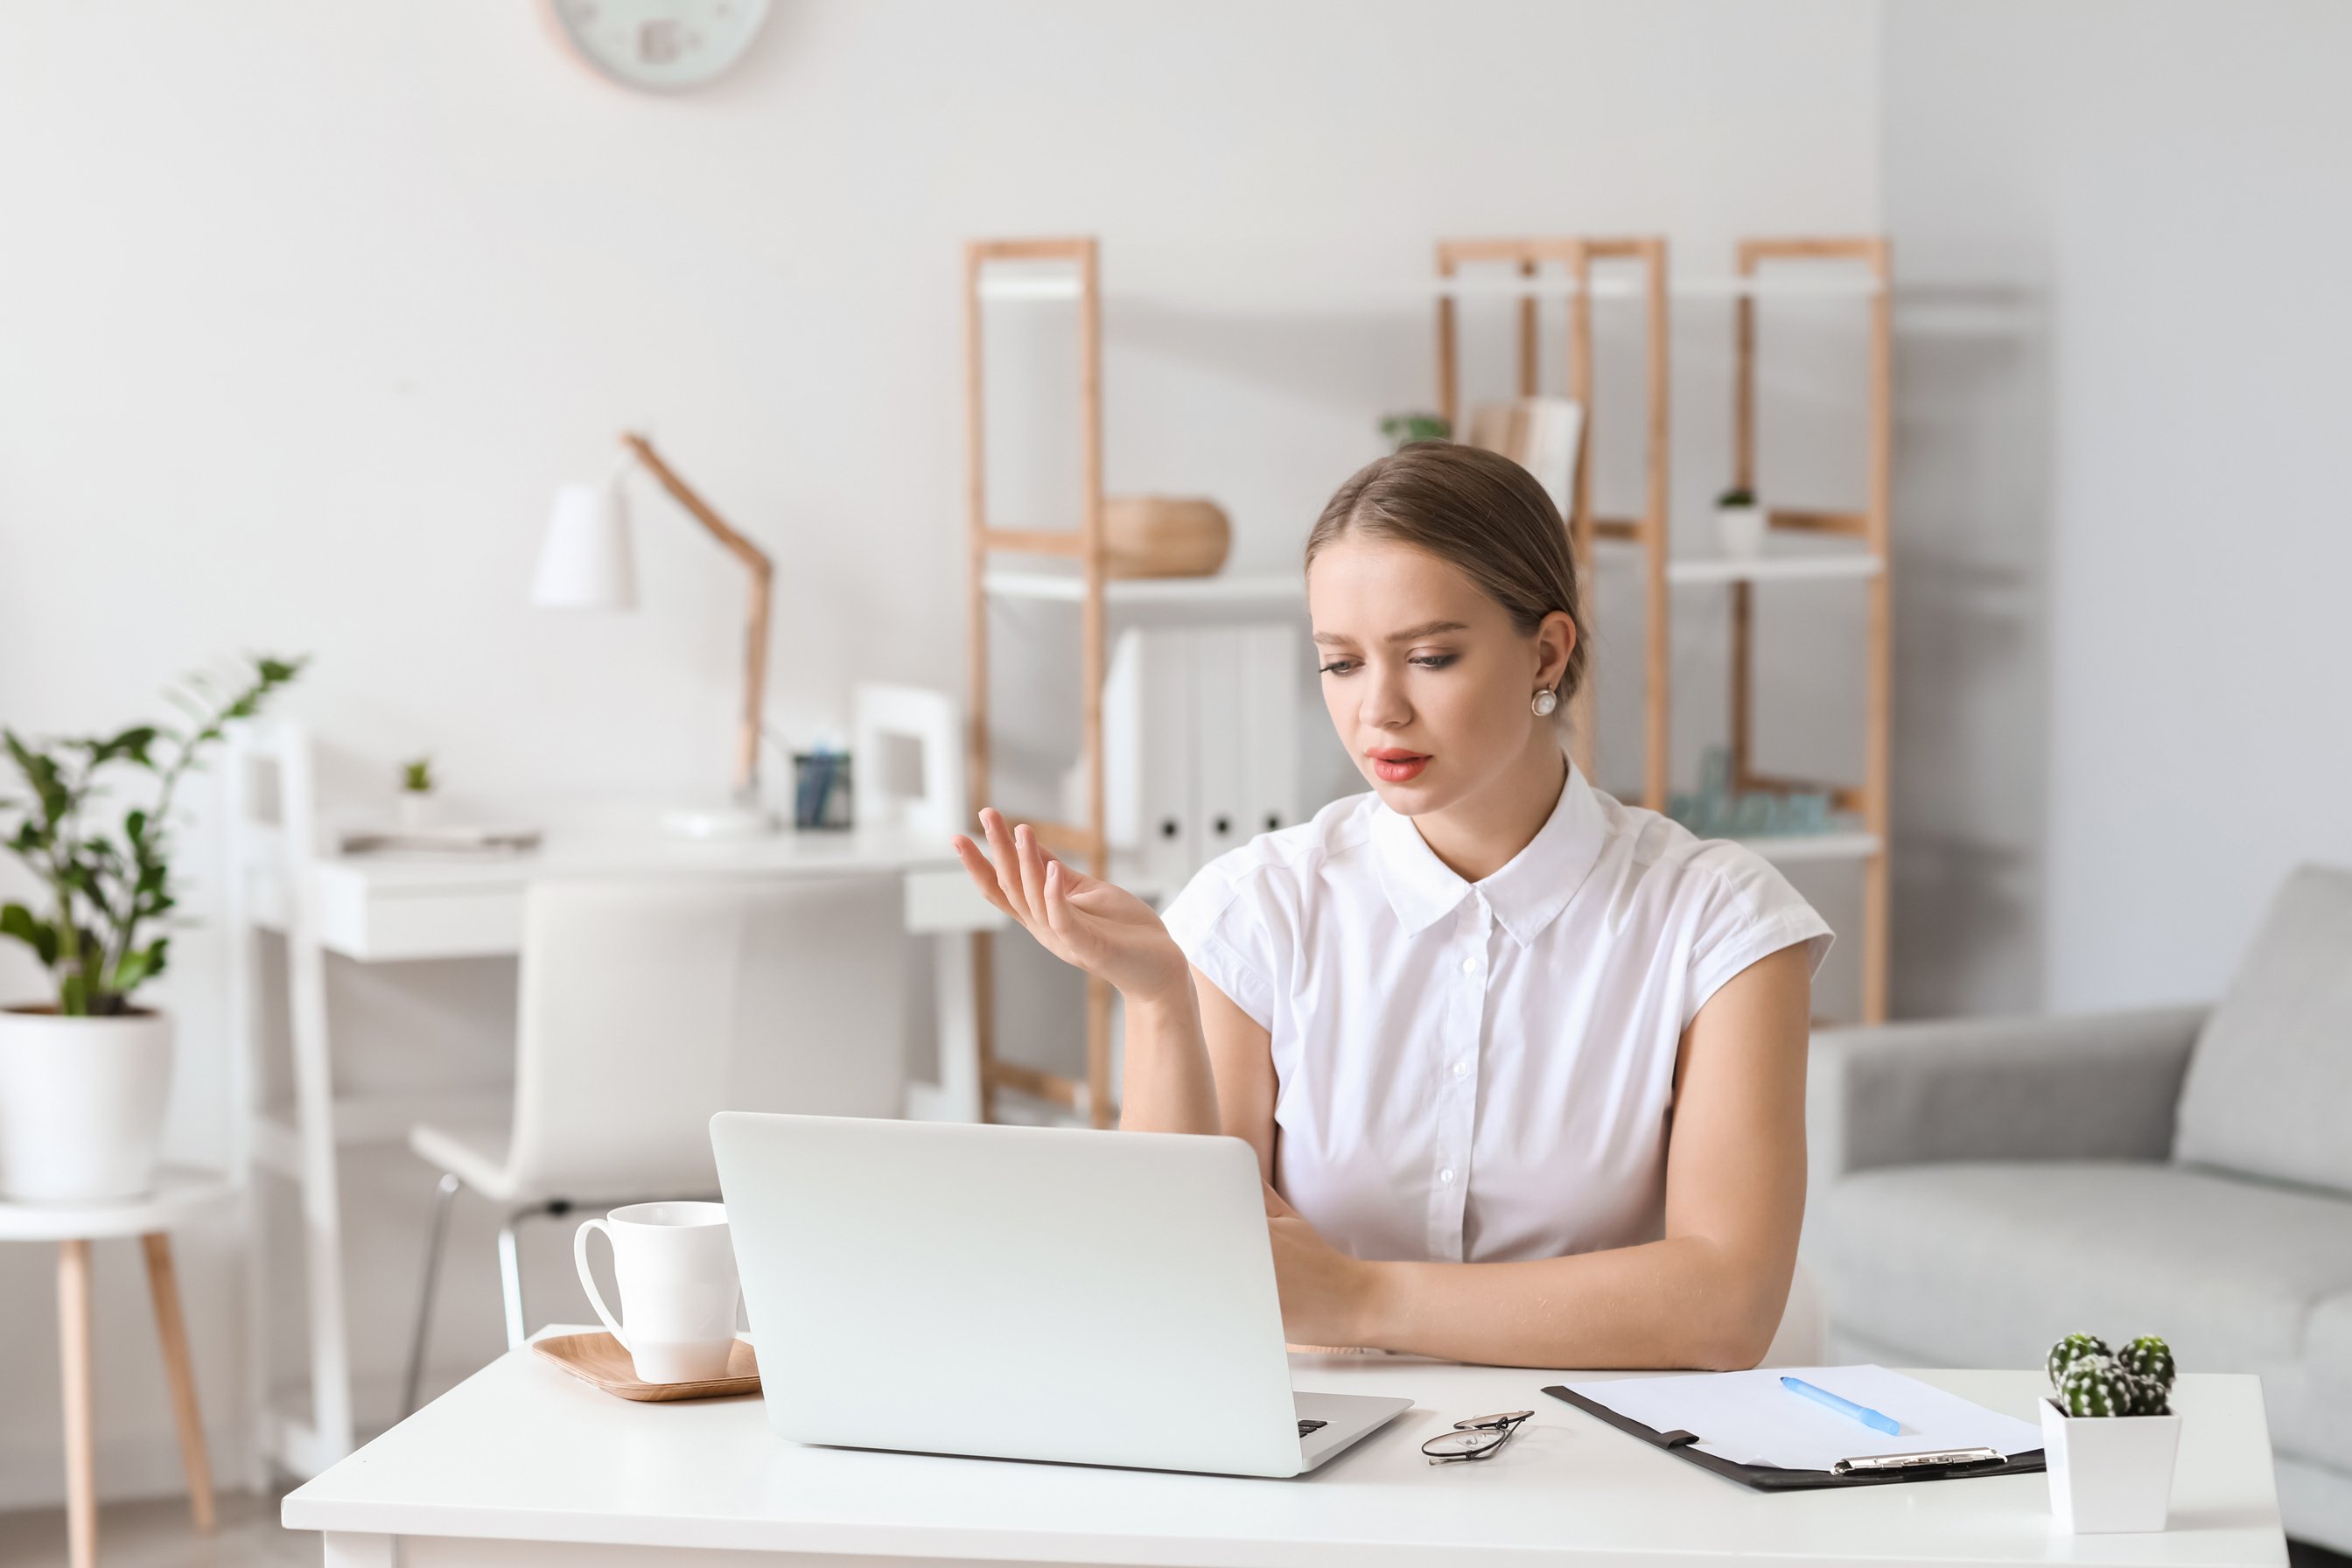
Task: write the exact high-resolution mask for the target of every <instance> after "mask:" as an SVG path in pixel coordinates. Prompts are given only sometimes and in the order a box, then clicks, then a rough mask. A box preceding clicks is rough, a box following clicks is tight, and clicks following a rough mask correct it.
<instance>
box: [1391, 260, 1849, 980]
mask: <svg viewBox="0 0 2352 1568" xmlns="http://www.w3.org/2000/svg"><path fill="white" fill-rule="evenodd" d="M1596 262H1604V263H1606V262H1618V263H1624V262H1631V263H1634V264H1635V266H1634V267H1633V268H1624V267H1620V268H1615V269H1614V270H1613V271H1612V272H1607V273H1596V271H1595V269H1594V263H1596ZM1805 262H1815V263H1819V262H1828V263H1834V264H1838V265H1837V266H1836V267H1834V268H1832V269H1827V270H1821V269H1815V270H1811V271H1808V270H1806V269H1802V268H1781V267H1778V266H1775V267H1773V269H1772V270H1771V271H1770V272H1769V273H1768V272H1767V271H1766V270H1765V268H1767V266H1768V265H1769V264H1777V263H1805ZM1855 263H1861V264H1862V266H1863V269H1862V270H1861V271H1860V272H1859V273H1857V272H1856V271H1855V270H1854V266H1853V264H1855ZM1477 264H1486V265H1487V266H1489V267H1508V268H1511V269H1512V270H1511V271H1510V272H1509V273H1506V274H1504V275H1502V276H1500V277H1496V276H1495V275H1493V273H1491V272H1490V273H1489V274H1488V275H1486V276H1485V277H1465V276H1463V274H1462V271H1461V269H1462V268H1464V267H1465V266H1470V265H1477ZM1546 268H1552V270H1550V271H1547V270H1546ZM1437 277H1438V281H1437V295H1438V297H1437V391H1438V409H1439V412H1440V413H1442V414H1444V416H1445V417H1446V419H1447V420H1448V421H1449V422H1452V423H1454V425H1455V426H1456V427H1457V428H1458V427H1459V426H1460V423H1461V416H1462V408H1461V371H1460V363H1459V359H1460V346H1459V331H1458V326H1457V322H1456V319H1455V305H1456V301H1457V300H1459V299H1463V298H1514V299H1516V300H1517V303H1518V307H1519V310H1518V320H1517V359H1518V394H1519V395H1520V396H1523V397H1525V396H1534V395H1538V393H1539V392H1540V391H1541V389H1542V386H1541V384H1542V364H1541V347H1540V316H1539V314H1538V307H1539V303H1540V300H1541V299H1542V298H1543V297H1546V296H1549V295H1553V294H1557V295H1559V296H1560V297H1561V298H1563V299H1564V300H1565V302H1566V306H1567V317H1568V332H1567V345H1566V351H1567V352H1566V382H1567V392H1568V395H1569V396H1570V397H1572V398H1574V399H1576V400H1577V401H1578V402H1579V403H1580V404H1581V405H1583V407H1584V420H1585V423H1584V435H1583V439H1582V441H1581V442H1580V445H1579V447H1578V450H1577V466H1576V473H1575V478H1574V481H1573V484H1572V486H1571V489H1570V497H1571V499H1570V507H1569V512H1568V517H1567V523H1568V530H1569V538H1570V546H1571V548H1572V550H1573V552H1574V554H1575V557H1576V563H1577V568H1578V578H1579V582H1580V584H1581V585H1582V586H1583V588H1584V589H1585V594H1584V605H1583V609H1584V614H1585V616H1586V621H1587V625H1588V628H1589V627H1590V626H1591V625H1593V624H1594V623H1595V621H1596V619H1597V616H1598V606H1597V605H1596V603H1595V600H1596V597H1597V595H1595V594H1594V592H1593V588H1594V572H1593V566H1594V552H1595V549H1596V546H1597V545H1601V544H1617V543H1622V544H1624V545H1627V546H1630V547H1631V548H1632V549H1633V550H1634V551H1637V552H1639V560H1638V570H1639V572H1640V574H1641V579H1642V583H1643V598H1644V602H1645V605H1646V611H1647V613H1646V616H1645V623H1646V624H1645V626H1644V628H1643V629H1644V634H1645V635H1644V637H1643V661H1642V663H1643V670H1642V674H1643V687H1642V690H1643V769H1642V781H1643V791H1642V793H1643V802H1642V803H1643V805H1646V806H1647V807H1649V808H1650V809H1651V810H1653V811H1663V810H1664V809H1665V807H1666V804H1667V792H1668V789H1669V788H1670V779H1671V769H1672V755H1671V731H1670V730H1669V728H1668V721H1669V719H1670V717H1671V715H1672V712H1673V686H1674V673H1673V668H1672V666H1671V661H1670V659H1669V657H1668V656H1669V647H1670V645H1669V632H1670V629H1671V626H1672V622H1671V618H1670V601H1671V597H1672V590H1674V589H1675V588H1681V587H1696V586H1726V587H1728V588H1729V590H1730V602H1731V603H1730V614H1731V635H1732V645H1731V646H1732V653H1731V713H1730V721H1731V755H1732V784H1733V786H1734V787H1735V788H1736V789H1738V790H1741V791H1761V792H1766V793H1780V794H1791V793H1796V792H1800V791H1811V790H1821V791H1822V792H1823V793H1825V794H1827V795H1829V797H1830V800H1831V803H1832V805H1833V807H1834V808H1835V809H1837V810H1840V811H1844V812H1850V813H1853V814H1854V815H1855V816H1859V817H1860V818H1861V822H1862V826H1861V829H1860V830H1859V831H1853V832H1832V833H1823V834H1812V835H1802V836H1797V835H1782V836H1773V837H1756V838H1749V839H1747V840H1745V842H1746V843H1747V844H1748V846H1749V847H1751V848H1753V849H1755V850H1756V851H1757V852H1758V853H1759V854H1761V855H1763V856H1765V857H1766V858H1769V859H1771V860H1774V861H1776V862H1779V863H1783V864H1789V863H1795V862H1800V861H1832V860H1853V861H1859V862H1860V863H1861V865H1862V868H1863V879H1864V880H1863V931H1862V953H1863V957H1862V968H1863V984H1862V1016H1863V1019H1864V1021H1865V1022H1868V1023H1877V1022H1880V1021H1882V1020H1883V1019H1884V1018H1885V1016H1886V984H1887V983H1886V976H1887V940H1888V881H1887V863H1886V846H1887V793H1888V792H1887V773H1888V751H1889V739H1890V731H1891V722H1890V703H1891V699H1892V690H1893V686H1892V681H1891V679H1890V675H1891V671H1890V654H1891V650H1892V641H1891V637H1890V633H1889V629H1888V619H1889V606H1890V605H1891V602H1892V586H1891V584H1890V582H1889V578H1888V554H1887V532H1888V514H1887V498H1888V458H1889V445H1888V443H1889V436H1890V430H1891V424H1892V417H1891V406H1890V405H1891V399H1892V394H1893V383H1892V376H1891V364H1892V333H1891V330H1890V324H1891V319H1890V315H1889V302H1890V301H1889V295H1890V289H1889V284H1890V278H1889V272H1888V252H1887V246H1886V242H1885V239H1883V238H1880V237H1862V238H1851V239H1849V238H1802V239H1752V240H1748V241H1744V242H1742V244H1741V245H1740V247H1739V250H1738V273H1737V274H1736V275H1735V276H1734V277H1731V278H1728V279H1669V277H1668V275H1667V269H1666V242H1665V241H1664V239H1660V238H1655V237H1651V238H1631V239H1592V238H1585V237H1554V238H1538V239H1526V238H1520V239H1452V240H1444V241H1441V242H1440V243H1439V245H1438V247H1437ZM1612 298H1614V299H1627V300H1641V301H1643V304H1644V306H1645V308H1646V321H1645V326H1646V337H1645V359H1646V363H1647V382H1648V385H1647V402H1646V406H1647V416H1648V432H1647V436H1648V439H1647V449H1646V452H1645V454H1644V458H1645V462H1646V465H1647V469H1648V473H1647V488H1646V490H1645V499H1644V506H1643V513H1642V515H1641V516H1639V517H1634V518H1604V517H1598V516H1596V515H1594V512H1593V506H1592V480H1593V474H1592V453H1593V451H1594V447H1595V443H1594V435H1595V429H1596V426H1597V425H1598V423H1599V421H1598V418H1597V417H1596V413H1595V409H1594V401H1593V392H1594V382H1595V375H1594V368H1593V366H1594V355H1593V348H1592V304H1591V302H1592V301H1593V300H1595V299H1612ZM1676 298H1696V299H1728V300H1732V301H1733V311H1734V317H1733V319H1734V331H1735V336H1736V342H1735V350H1736V363H1735V367H1734V377H1735V380H1734V399H1735V403H1734V437H1733V438H1734V453H1733V463H1732V472H1733V480H1734V482H1735V483H1736V484H1739V485H1743V486H1748V487H1750V488H1752V487H1753V486H1754V485H1755V483H1756V429H1757V421H1756V405H1757V375H1756V311H1757V306H1758V304H1759V302H1760V301H1762V300H1769V299H1840V298H1843V299H1858V300H1866V301H1867V302H1868V305H1869V309H1870V312H1871V317H1870V349H1869V391H1868V398H1867V404H1866V413H1865V418H1866V420H1867V425H1868V428H1867V431H1866V438H1865V446H1866V449H1867V453H1868V459H1867V467H1868V472H1867V475H1866V478H1865V489H1866V497H1865V500H1864V505H1863V507H1862V509H1861V510H1854V511H1832V510H1810V509H1808V510H1799V509H1794V508H1775V509H1772V510H1770V511H1769V513H1768V517H1769V523H1770V526H1771V527H1772V529H1774V530H1775V531H1780V532H1783V533H1790V534H1805V535H1808V536H1811V537H1815V538H1819V537H1823V536H1830V537H1846V538H1852V539H1854V540H1855V541H1857V542H1859V545H1860V548H1858V549H1855V550H1853V551H1845V552H1836V553H1810V554H1804V555H1780V556H1771V555H1768V556H1763V557H1759V558H1756V559H1752V560H1743V559H1736V558H1731V557H1724V556H1698V557H1684V558H1682V559H1679V560H1677V559H1675V558H1674V556H1673V555H1672V553H1671V551H1670V548H1669V543H1668V527H1667V499H1668V497H1667V476H1668V473H1669V469H1670V466H1671V462H1672V446H1673V434H1672V428H1671V420H1670V418H1669V412H1668V390H1669V389H1668V381H1667V369H1668V367H1667V360H1668V353H1669V342H1670V326H1671V323H1670V320H1669V312H1670V307H1671V303H1672V300H1674V299H1676ZM1831 581H1853V582H1858V583H1860V584H1863V588H1864V593H1865V595H1868V599H1867V603H1868V629H1867V632H1866V646H1865V647H1864V653H1863V658H1864V682H1865V699H1864V777H1863V781H1862V783H1861V784H1858V785H1834V784H1816V783H1813V782H1811V781H1806V780H1801V779H1791V778H1781V777H1776V776H1772V775H1768V774H1765V773H1759V771H1757V769H1756V768H1755V766H1754V763H1753V755H1754V746H1753V742H1754V724H1753V720H1754V684H1755V683H1754V664H1755V659H1754V651H1755V591H1756V588H1757V587H1758V585H1759V584H1766V583H1786V582H1831ZM1612 674H1613V672H1612V671H1604V670H1603V669H1602V668H1601V664H1600V662H1599V661H1598V660H1596V661H1595V662H1594V663H1593V665H1592V666H1591V668H1590V669H1589V671H1588V677H1587V680H1586V685H1585V689H1584V691H1583V692H1582V693H1580V696H1579V700H1578V702H1577V704H1576V705H1575V707H1574V708H1573V709H1572V710H1571V730H1572V740H1571V745H1572V746H1573V748H1574V749H1575V752H1576V759H1577V763H1578V765H1579V766H1580V767H1581V768H1583V769H1584V771H1585V773H1587V775H1588V776H1591V775H1592V774H1593V773H1594V767H1593V761H1594V758H1593V752H1594V739H1593V732H1592V694H1593V692H1594V690H1595V689H1596V688H1597V685H1598V683H1599V682H1600V681H1601V679H1608V678H1609V677H1610V676H1611V675H1612Z"/></svg>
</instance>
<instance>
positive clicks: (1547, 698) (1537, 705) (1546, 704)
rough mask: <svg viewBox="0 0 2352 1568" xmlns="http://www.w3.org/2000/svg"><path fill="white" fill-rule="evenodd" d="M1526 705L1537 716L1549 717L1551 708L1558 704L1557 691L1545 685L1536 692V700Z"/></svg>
mask: <svg viewBox="0 0 2352 1568" xmlns="http://www.w3.org/2000/svg"><path fill="white" fill-rule="evenodd" d="M1528 706H1529V707H1530V708H1533V709H1534V710H1535V712H1536V717H1537V718H1538V719H1549V718H1550V717H1551V712H1552V710H1553V709H1555V708H1557V707H1559V692H1557V691H1554V690H1553V689H1551V688H1550V687H1549V686H1547V687H1545V688H1544V689H1542V690H1540V691H1538V692H1537V693H1536V700H1534V701H1533V702H1531V703H1529V704H1528Z"/></svg>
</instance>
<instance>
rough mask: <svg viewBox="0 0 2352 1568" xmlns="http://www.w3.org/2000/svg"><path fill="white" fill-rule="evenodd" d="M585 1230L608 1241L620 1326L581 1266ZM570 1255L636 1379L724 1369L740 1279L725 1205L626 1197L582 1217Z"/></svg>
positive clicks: (695, 1376) (717, 1373)
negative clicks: (595, 1215) (619, 1204)
mask: <svg viewBox="0 0 2352 1568" xmlns="http://www.w3.org/2000/svg"><path fill="white" fill-rule="evenodd" d="M592 1230H601V1231H603V1232H604V1237H605V1239H606V1240H608V1241H610V1242H611V1243H612V1244H613V1279H614V1283H615V1284H617V1285H618V1286H619V1287H620V1291H621V1309H622V1312H623V1315H624V1316H625V1318H626V1319H627V1320H628V1327H627V1328H626V1329H624V1328H623V1327H622V1326H621V1324H620V1323H619V1322H618V1321H615V1320H614V1316H613V1314H612V1313H611V1312H610V1311H609V1310H606V1309H605V1306H604V1297H602V1296H600V1295H598V1294H597V1292H596V1280H595V1277H594V1276H593V1275H592V1274H590V1273H589V1272H588V1233H589V1232H590V1231H592ZM572 1261H573V1262H574V1263H576V1264H577V1265H579V1268H580V1284H581V1286H582V1288H583V1289H585V1290H586V1291H587V1292H588V1300H589V1304H590V1305H592V1306H593V1307H594V1308H595V1309H596V1315H597V1316H598V1317H599V1318H602V1319H603V1320H604V1326H605V1327H606V1328H608V1329H610V1330H612V1331H613V1337H614V1339H616V1340H618V1341H620V1342H621V1347H622V1348H623V1349H624V1350H625V1351H627V1352H629V1359H630V1360H631V1361H633V1362H635V1363H636V1368H637V1376H638V1377H639V1378H640V1379H641V1380H642V1381H644V1382H646V1383H699V1382H702V1381H704V1380H706V1379H709V1378H717V1377H724V1376H726V1375H727V1356H728V1352H730V1351H731V1350H733V1349H734V1346H735V1302H736V1299H737V1298H738V1297H739V1296H740V1295H741V1294H742V1289H743V1287H742V1282H741V1281H740V1279H738V1278H737V1277H736V1273H735V1245H734V1241H733V1238H732V1237H730V1236H729V1234H728V1231H727V1205H724V1204H707V1203H659V1204H631V1205H628V1206H627V1207H626V1208H617V1209H614V1211H613V1212H612V1213H611V1214H608V1215H605V1216H604V1218H603V1219H592V1220H583V1222H581V1226H580V1228H579V1230H578V1231H577V1232H575V1233H574V1234H573V1236H572Z"/></svg>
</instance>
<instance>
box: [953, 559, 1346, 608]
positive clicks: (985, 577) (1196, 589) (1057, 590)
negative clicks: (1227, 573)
mask: <svg viewBox="0 0 2352 1568" xmlns="http://www.w3.org/2000/svg"><path fill="white" fill-rule="evenodd" d="M981 585H982V587H983V588H984V589H986V590H987V591H988V592H989V593H991V594H993V595H996V596H998V597H999V598H1005V599H1043V600H1048V601H1052V602H1055V603H1060V604H1066V605H1075V604H1077V603H1079V602H1080V601H1081V600H1083V599H1084V598H1085V597H1086V596H1087V585H1086V583H1085V581H1084V580H1083V579H1081V578H1080V577H1078V576H1077V575H1076V574H1074V573H1067V572H1008V571H1003V570H1000V569H992V570H990V571H988V572H986V573H984V574H982V577H981ZM1103 597H1104V600H1105V602H1106V603H1108V604H1110V605H1115V606H1119V607H1128V606H1135V607H1142V606H1147V605H1155V606H1157V605H1164V606H1170V607H1177V608H1181V607H1187V606H1197V607H1201V608H1209V607H1220V608H1241V607H1255V606H1265V607H1267V608H1276V609H1294V610H1295V609H1303V608H1304V607H1305V606H1306V603H1307V584H1306V583H1305V582H1304V581H1303V580H1302V579H1301V578H1300V577H1299V576H1297V574H1293V573H1287V572H1286V573H1279V574H1265V575H1254V576H1240V577H1119V578H1115V579H1113V580H1112V581H1110V582H1108V583H1106V584H1103Z"/></svg>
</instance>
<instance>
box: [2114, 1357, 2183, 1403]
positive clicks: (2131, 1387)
mask: <svg viewBox="0 0 2352 1568" xmlns="http://www.w3.org/2000/svg"><path fill="white" fill-rule="evenodd" d="M2116 1383H2117V1384H2120V1385H2121V1387H2122V1390H2123V1394H2124V1399H2125V1402H2126V1406H2127V1408H2125V1409H2122V1410H2118V1411H2116V1415H2171V1414H2172V1404H2171V1401H2170V1399H2169V1398H2168V1396H2167V1394H2166V1390H2165V1386H2164V1384H2160V1383H2158V1382H2157V1380H2156V1379H2154V1378H2152V1377H2142V1376H2141V1375H2140V1374H2139V1373H2136V1372H2133V1371H2132V1370H2130V1369H2129V1368H2128V1367H2126V1366H2123V1365H2121V1364H2120V1363H2118V1364H2117V1366H2116Z"/></svg>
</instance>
